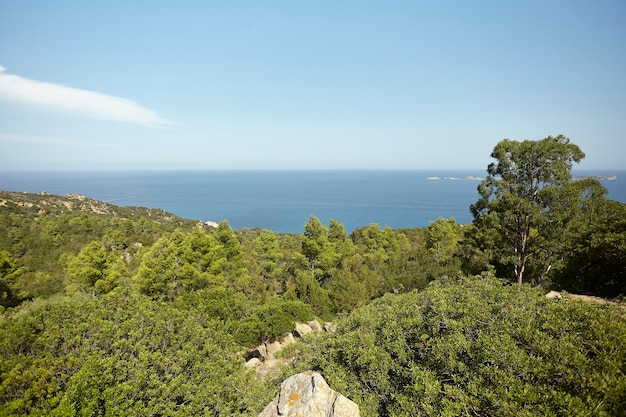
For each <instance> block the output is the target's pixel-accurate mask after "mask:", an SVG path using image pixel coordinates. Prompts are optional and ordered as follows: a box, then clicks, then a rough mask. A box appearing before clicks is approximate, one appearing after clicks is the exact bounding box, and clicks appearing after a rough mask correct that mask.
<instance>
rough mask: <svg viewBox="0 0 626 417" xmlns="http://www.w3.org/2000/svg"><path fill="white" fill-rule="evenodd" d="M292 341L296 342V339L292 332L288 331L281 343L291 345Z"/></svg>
mask: <svg viewBox="0 0 626 417" xmlns="http://www.w3.org/2000/svg"><path fill="white" fill-rule="evenodd" d="M292 343H296V339H295V338H294V337H293V334H291V333H287V334H286V335H285V337H283V340H281V341H280V344H281V345H283V347H285V346H289V345H290V344H292Z"/></svg>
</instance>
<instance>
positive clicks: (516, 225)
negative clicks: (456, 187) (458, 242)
mask: <svg viewBox="0 0 626 417" xmlns="http://www.w3.org/2000/svg"><path fill="white" fill-rule="evenodd" d="M584 156H585V155H584V153H583V152H582V151H581V150H580V148H578V146H576V145H574V144H572V143H570V141H569V139H568V138H566V137H565V136H563V135H559V136H556V137H552V136H548V137H547V138H545V139H542V140H537V141H532V140H524V141H521V142H519V141H514V140H509V139H504V140H502V141H501V142H499V143H498V144H497V145H496V146H495V148H494V150H493V152H492V153H491V157H492V158H495V159H496V161H495V162H493V163H491V164H489V166H488V168H487V172H488V174H489V175H488V176H487V178H486V179H485V180H484V181H482V182H481V183H480V184H479V186H478V192H479V194H480V199H479V200H478V201H477V202H476V203H475V204H474V205H472V206H471V211H472V214H473V215H474V222H475V224H476V226H477V227H478V228H479V229H481V230H482V231H485V230H487V229H493V230H494V231H495V234H493V237H494V239H491V240H490V241H489V242H487V243H488V244H489V245H490V246H491V249H492V250H493V253H494V255H495V256H496V257H497V259H495V260H496V261H497V262H499V263H501V264H503V265H505V266H506V265H509V266H510V267H511V270H512V275H513V277H514V279H515V280H516V281H517V282H518V283H520V284H521V283H522V282H524V280H525V279H527V278H526V277H527V275H528V273H527V272H528V271H529V269H530V268H529V267H531V268H532V271H531V276H530V280H531V281H533V282H540V281H541V280H542V279H543V278H545V276H546V274H547V273H548V272H549V271H550V269H552V267H553V266H554V262H555V259H558V257H559V255H560V248H559V244H560V242H562V241H563V239H564V237H566V235H567V231H568V227H569V226H570V222H571V221H572V219H573V218H575V217H576V216H577V215H579V214H580V210H578V209H579V208H580V207H581V206H582V205H583V204H584V202H583V200H585V199H588V198H592V197H595V196H597V194H594V193H587V192H586V189H587V188H588V187H598V184H597V183H595V182H594V183H592V184H590V183H589V182H572V175H571V168H572V164H573V163H578V162H580V160H582V159H583V157H584Z"/></svg>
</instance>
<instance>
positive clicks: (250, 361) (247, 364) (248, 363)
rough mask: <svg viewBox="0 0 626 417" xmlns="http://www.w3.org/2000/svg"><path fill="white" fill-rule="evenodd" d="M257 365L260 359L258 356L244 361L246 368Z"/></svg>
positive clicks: (259, 363)
mask: <svg viewBox="0 0 626 417" xmlns="http://www.w3.org/2000/svg"><path fill="white" fill-rule="evenodd" d="M259 365H261V360H260V359H259V358H252V359H250V360H249V361H248V362H246V368H256V367H257V366H259Z"/></svg>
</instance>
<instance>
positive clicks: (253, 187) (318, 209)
mask: <svg viewBox="0 0 626 417" xmlns="http://www.w3.org/2000/svg"><path fill="white" fill-rule="evenodd" d="M485 175H486V173H485V172H484V170H483V171H481V170H473V171H472V170H463V171H460V170H445V171H438V170H345V171H341V170H337V171H324V170H320V171H303V170H302V171H301V170H295V171H289V170H280V171H279V170H276V171H269V170H264V171H249V170H241V171H215V170H206V171H19V172H18V171H0V189H1V190H5V191H25V192H31V193H40V192H42V191H45V192H48V193H50V194H60V195H65V194H68V193H74V194H82V195H85V196H87V197H89V198H93V199H96V200H102V201H106V202H109V203H112V204H116V205H120V206H144V207H151V208H161V209H164V210H166V211H169V212H171V213H174V214H176V215H178V216H181V217H184V218H189V219H196V220H200V221H220V220H223V219H226V220H228V221H229V223H230V225H231V227H233V228H235V229H240V228H254V227H260V228H265V229H269V230H273V231H276V232H285V233H301V232H302V231H303V226H304V223H305V222H306V220H307V219H308V217H309V216H310V215H315V216H317V217H318V218H319V219H320V220H321V221H322V222H324V223H325V224H328V222H329V221H330V219H331V218H334V219H337V220H338V221H339V222H340V223H343V224H344V226H345V227H346V230H347V231H348V233H349V232H351V231H352V230H354V229H355V228H357V227H361V226H366V225H369V224H371V223H376V224H378V225H380V226H381V227H385V226H390V227H393V228H413V227H423V226H428V224H429V222H430V221H432V220H435V219H437V218H438V217H444V218H449V217H454V218H455V219H456V221H457V222H458V223H468V222H470V221H471V220H472V216H471V214H470V212H469V206H470V205H471V204H473V203H475V202H476V200H477V199H478V192H477V191H476V187H477V186H478V181H471V180H464V179H462V178H466V177H469V176H477V177H484V176H485ZM574 175H601V176H611V175H616V176H617V180H614V181H602V184H603V185H604V186H605V187H606V188H607V189H608V190H609V195H608V197H609V198H611V199H613V200H618V201H621V202H625V203H626V170H619V171H615V170H613V171H606V172H604V171H584V172H583V171H575V172H574ZM429 177H440V178H445V177H453V178H461V179H456V180H438V181H433V180H428V178H429Z"/></svg>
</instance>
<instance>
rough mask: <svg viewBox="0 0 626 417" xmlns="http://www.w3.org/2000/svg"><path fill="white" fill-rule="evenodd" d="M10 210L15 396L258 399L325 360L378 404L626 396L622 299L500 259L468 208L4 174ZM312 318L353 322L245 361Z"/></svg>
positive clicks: (52, 407) (420, 409)
mask: <svg viewBox="0 0 626 417" xmlns="http://www.w3.org/2000/svg"><path fill="white" fill-rule="evenodd" d="M0 227H1V230H2V231H3V233H2V234H0V290H1V297H0V301H1V302H2V309H1V310H2V311H1V313H0V334H1V335H2V336H1V339H0V357H1V360H0V381H1V383H0V415H3V416H4V415H6V416H18V415H19V416H22V415H29V416H43V415H46V416H48V415H53V416H54V415H58V416H72V415H87V414H88V415H98V416H108V415H129V414H131V415H172V416H178V415H181V416H185V415H206V414H209V415H223V416H227V415H228V416H236V415H242V416H243V415H246V416H254V415H258V413H260V412H261V411H262V409H263V407H264V406H265V405H266V404H268V403H269V402H270V401H271V399H272V398H274V396H275V395H276V394H277V392H278V389H279V385H280V381H282V380H283V379H285V378H286V377H287V376H289V375H291V374H294V373H297V372H300V371H304V370H307V369H312V370H315V371H318V372H320V373H321V374H322V375H323V377H324V378H325V379H326V380H327V381H328V382H329V384H330V385H331V386H332V387H333V388H334V389H336V390H338V391H339V392H342V393H344V394H345V395H346V396H348V397H349V398H350V399H353V400H354V401H355V402H356V403H357V404H358V405H359V407H360V409H361V415H363V416H376V415H380V416H392V415H398V416H400V415H424V416H431V415H432V416H435V415H437V416H439V415H450V416H452V415H454V416H456V415H490V416H508V415H513V414H514V415H529V416H530V415H564V414H572V415H585V414H588V415H590V414H592V415H603V416H618V415H620V412H621V410H623V409H624V407H625V406H626V377H625V374H626V345H624V343H625V341H626V321H625V320H624V315H623V309H621V308H619V306H614V305H613V304H608V303H607V304H602V305H600V304H596V303H594V304H587V303H584V302H582V301H577V300H574V299H570V298H563V299H556V300H553V299H549V298H546V297H545V293H546V292H547V289H543V288H531V287H530V286H528V285H527V284H524V285H522V286H518V285H510V284H509V282H508V280H506V279H497V278H495V277H494V273H493V271H494V268H493V266H490V265H489V264H488V263H487V262H486V260H485V259H484V258H482V257H481V256H479V255H480V252H477V251H476V248H474V247H472V246H470V245H471V242H473V239H470V237H472V236H474V235H473V234H475V233H476V231H475V229H474V228H472V227H471V226H470V227H468V226H461V225H458V224H456V222H455V221H454V219H437V220H436V221H434V222H433V223H432V224H431V225H430V226H429V227H428V228H423V229H404V230H393V229H390V228H383V229H381V228H380V227H379V226H378V225H375V224H373V225H370V226H367V227H363V228H360V229H357V230H355V231H354V232H353V233H352V234H351V235H347V234H346V233H345V230H344V229H343V226H342V225H341V224H340V223H338V222H336V221H334V220H333V221H331V222H330V224H329V225H324V224H322V223H321V222H320V221H319V220H318V219H317V218H315V217H314V216H311V217H310V218H309V219H308V220H307V221H306V223H305V224H304V228H303V233H302V234H300V235H286V234H277V233H273V232H271V231H268V230H260V229H244V230H232V229H231V228H230V227H229V225H228V223H227V222H222V223H220V224H219V225H217V227H209V226H207V225H205V224H200V223H198V222H196V221H190V220H185V219H181V218H178V217H176V216H174V215H171V214H169V213H166V212H164V211H162V210H152V209H146V208H134V207H118V206H114V205H110V204H106V203H103V202H98V201H95V200H90V199H87V198H84V197H81V196H75V195H68V196H64V197H62V196H54V195H47V194H23V193H9V192H0ZM474 237H475V236H474ZM472 271H478V273H473V272H472ZM313 319H318V320H319V321H320V322H322V321H329V320H332V321H333V322H334V324H335V327H336V332H334V333H324V334H321V335H317V336H311V337H304V338H303V339H302V340H301V341H299V342H297V343H293V344H291V345H290V346H288V347H286V348H285V349H284V350H283V351H281V352H280V354H279V355H282V356H283V358H285V360H280V361H278V362H277V363H282V364H283V365H282V367H281V366H278V367H276V368H275V369H274V368H273V369H274V370H273V371H272V372H270V373H264V372H263V373H256V372H255V371H254V370H251V369H249V368H247V367H246V366H244V363H245V360H246V355H245V354H244V353H245V351H246V349H249V348H252V347H254V346H257V345H259V344H267V343H271V342H272V341H275V340H281V339H283V338H284V336H285V334H287V333H289V332H291V331H292V330H293V329H294V326H295V323H296V322H308V321H310V320H313ZM259 375H264V376H263V377H260V376H259ZM259 378H262V379H259Z"/></svg>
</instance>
